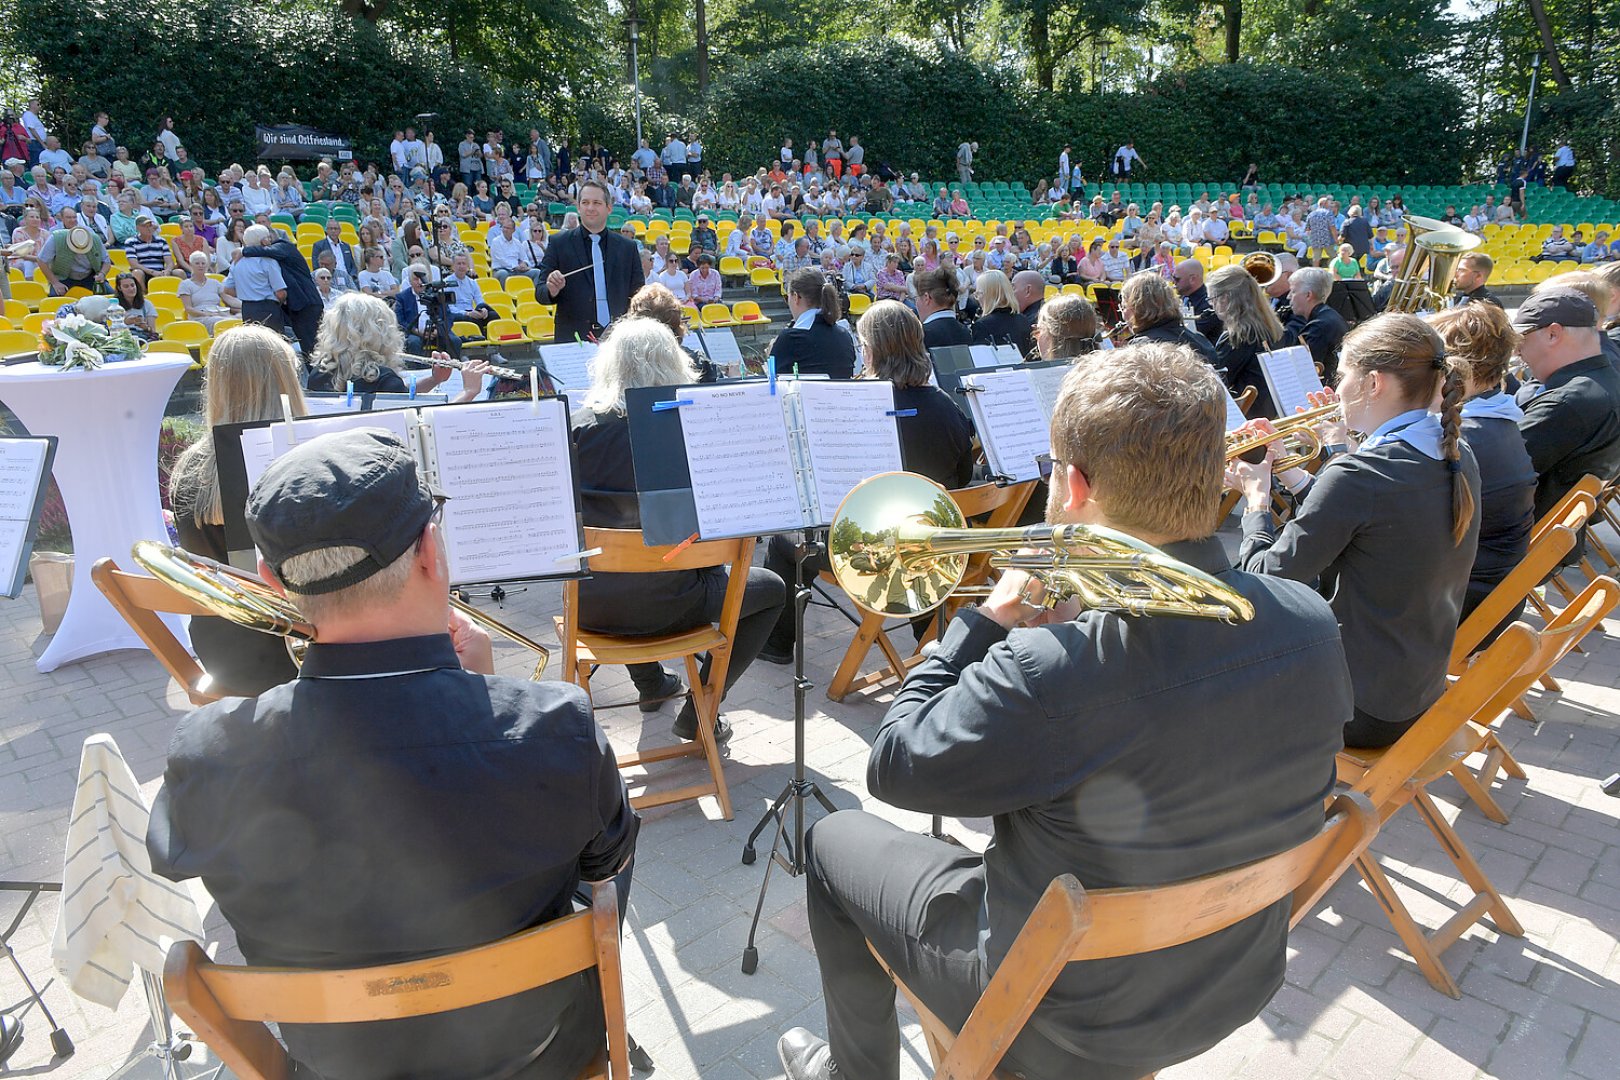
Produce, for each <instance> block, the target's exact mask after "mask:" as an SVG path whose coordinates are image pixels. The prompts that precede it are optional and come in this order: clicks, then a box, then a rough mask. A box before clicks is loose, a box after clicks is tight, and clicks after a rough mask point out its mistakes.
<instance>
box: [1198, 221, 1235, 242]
mask: <svg viewBox="0 0 1620 1080" xmlns="http://www.w3.org/2000/svg"><path fill="white" fill-rule="evenodd" d="M1231 235H1232V230H1230V229H1228V228H1227V227H1226V222H1224V221H1222V220H1221V219H1220V218H1214V217H1212V218H1210V219H1209V220H1208V221H1206V222H1204V239H1205V240H1209V241H1211V242H1213V243H1216V244H1221V243H1225V242H1226V239H1227V237H1229V236H1231Z"/></svg>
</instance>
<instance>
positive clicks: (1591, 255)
mask: <svg viewBox="0 0 1620 1080" xmlns="http://www.w3.org/2000/svg"><path fill="white" fill-rule="evenodd" d="M1616 258H1620V254H1617V253H1616V252H1615V249H1614V248H1613V247H1611V246H1610V245H1609V234H1608V233H1607V232H1604V231H1603V230H1601V229H1599V230H1598V233H1597V235H1596V236H1594V237H1593V238H1592V242H1591V243H1590V244H1587V245H1586V246H1585V247H1584V248H1582V249H1581V262H1583V263H1604V262H1611V261H1613V260H1614V259H1616Z"/></svg>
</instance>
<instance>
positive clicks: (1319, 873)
mask: <svg viewBox="0 0 1620 1080" xmlns="http://www.w3.org/2000/svg"><path fill="white" fill-rule="evenodd" d="M1377 831H1378V815H1377V814H1376V813H1375V812H1374V810H1373V807H1372V804H1371V803H1370V802H1369V801H1368V800H1367V798H1366V797H1365V796H1363V795H1361V794H1359V793H1357V792H1343V793H1340V794H1339V795H1337V796H1335V797H1334V799H1333V801H1332V802H1331V803H1330V804H1329V806H1328V810H1327V816H1326V819H1325V821H1324V823H1323V826H1322V828H1321V829H1320V830H1319V831H1318V832H1317V833H1316V834H1315V835H1314V836H1312V837H1311V838H1310V839H1309V840H1306V841H1305V842H1303V843H1301V844H1298V845H1296V846H1295V847H1292V848H1289V849H1288V850H1287V851H1282V852H1278V853H1277V854H1276V855H1272V856H1269V857H1267V858H1264V859H1258V860H1256V861H1254V862H1250V863H1245V864H1244V865H1242V866H1237V867H1233V868H1232V869H1230V870H1222V871H1219V872H1217V873H1213V874H1206V875H1204V876H1203V877H1199V878H1193V879H1191V880H1188V881H1178V882H1172V883H1170V884H1168V885H1156V886H1148V887H1144V888H1135V889H1103V890H1099V891H1096V892H1089V893H1088V892H1086V890H1085V889H1084V888H1083V887H1082V886H1081V885H1080V883H1079V881H1077V880H1076V879H1075V878H1074V877H1073V875H1070V874H1065V875H1063V876H1062V877H1059V878H1057V879H1056V880H1054V881H1053V882H1052V883H1051V884H1050V885H1048V886H1047V888H1046V892H1045V893H1043V894H1042V895H1041V899H1040V901H1039V902H1037V903H1036V905H1035V909H1034V910H1033V911H1032V912H1030V916H1029V919H1028V920H1027V921H1026V922H1025V923H1024V927H1023V929H1022V930H1020V931H1019V932H1018V937H1017V939H1016V940H1015V941H1014V942H1013V944H1012V948H1010V949H1009V950H1008V952H1007V955H1006V957H1005V959H1003V960H1002V962H1001V965H1000V967H998V968H997V969H996V974H995V976H994V978H992V979H991V981H990V985H989V986H988V987H986V989H985V992H984V994H983V995H982V996H981V997H980V999H979V1003H978V1005H977V1006H975V1007H974V1010H973V1013H972V1015H971V1016H969V1017H968V1019H967V1023H965V1024H964V1025H963V1026H962V1030H961V1032H960V1033H958V1035H957V1036H956V1039H955V1041H954V1042H953V1043H952V1045H951V1047H950V1050H949V1052H948V1053H947V1054H946V1055H945V1058H944V1060H943V1061H941V1062H940V1063H939V1067H938V1069H937V1070H936V1071H935V1073H934V1076H935V1078H936V1080H942V1078H946V1077H949V1078H951V1080H985V1078H987V1077H989V1076H991V1075H992V1073H993V1071H994V1069H995V1067H996V1064H997V1062H998V1061H999V1060H1000V1058H1001V1056H1002V1054H1003V1053H1004V1052H1005V1051H1006V1049H1007V1047H1008V1046H1009V1045H1010V1044H1011V1043H1012V1041H1013V1040H1014V1039H1015V1038H1017V1036H1018V1033H1019V1032H1020V1031H1022V1030H1023V1028H1024V1025H1025V1024H1026V1023H1027V1022H1028V1020H1029V1017H1030V1015H1031V1014H1032V1013H1034V1011H1035V1008H1036V1007H1037V1006H1038V1005H1039V1004H1040V1002H1041V999H1042V998H1044V997H1045V996H1046V992H1047V991H1048V990H1049V989H1050V988H1051V986H1052V983H1053V982H1054V981H1056V979H1057V977H1058V975H1059V974H1060V973H1061V972H1062V971H1063V968H1064V966H1065V965H1067V964H1068V963H1070V962H1071V961H1076V960H1098V959H1103V958H1107V957H1120V956H1133V955H1136V954H1139V953H1144V952H1152V951H1154V950H1157V949H1166V948H1170V947H1171V946H1174V945H1180V944H1183V943H1184V942H1188V941H1193V940H1196V939H1198V938H1202V937H1207V936H1208V935H1210V934H1213V933H1216V932H1217V931H1220V930H1224V929H1226V928H1227V927H1229V926H1233V925H1236V924H1237V923H1239V922H1242V921H1243V920H1244V919H1246V918H1248V917H1249V916H1251V915H1254V914H1256V913H1257V912H1260V911H1262V910H1264V909H1265V908H1268V907H1270V906H1271V905H1272V904H1274V903H1276V902H1277V901H1278V900H1281V899H1282V898H1283V897H1285V896H1291V897H1292V898H1293V901H1292V908H1293V912H1292V916H1291V919H1290V923H1291V924H1292V923H1297V922H1298V921H1299V919H1300V918H1302V917H1303V916H1304V914H1305V913H1306V912H1308V911H1309V910H1310V905H1311V904H1313V903H1314V902H1315V901H1316V899H1317V898H1318V897H1319V896H1320V895H1321V893H1322V892H1323V891H1325V890H1326V888H1327V886H1328V884H1330V883H1331V882H1332V881H1334V880H1335V879H1337V878H1338V876H1339V875H1340V874H1341V873H1342V872H1343V871H1344V869H1345V867H1346V866H1348V865H1349V864H1350V862H1351V861H1352V860H1353V859H1355V857H1356V856H1357V855H1359V854H1361V852H1362V851H1363V850H1364V849H1365V848H1366V846H1367V844H1368V843H1369V842H1370V841H1371V840H1372V838H1373V836H1374V834H1376V833H1377Z"/></svg>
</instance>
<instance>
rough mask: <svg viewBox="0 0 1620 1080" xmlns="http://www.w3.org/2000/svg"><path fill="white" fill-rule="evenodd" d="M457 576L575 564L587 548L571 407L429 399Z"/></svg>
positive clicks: (551, 570) (437, 476) (428, 420)
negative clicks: (433, 403) (450, 404)
mask: <svg viewBox="0 0 1620 1080" xmlns="http://www.w3.org/2000/svg"><path fill="white" fill-rule="evenodd" d="M421 417H422V423H423V424H424V425H426V427H427V428H428V429H429V430H430V431H432V433H433V437H432V438H431V439H429V440H427V446H428V448H429V455H428V458H429V460H428V465H429V468H430V474H431V475H432V476H433V477H434V480H435V482H436V483H437V485H438V487H439V490H441V491H442V492H444V494H446V495H448V496H450V501H449V502H447V503H446V504H445V507H444V536H445V547H446V549H447V551H448V554H449V559H450V580H451V582H452V583H453V584H458V585H459V584H464V583H466V582H471V581H509V580H512V579H514V578H532V577H542V576H550V575H555V574H561V573H570V572H573V571H575V570H578V569H580V567H579V560H578V559H572V560H564V561H562V562H559V561H558V559H559V557H561V556H566V555H574V554H576V553H577V552H578V551H579V550H580V548H581V546H582V545H581V536H580V531H579V518H578V514H577V512H576V509H575V507H576V504H575V499H574V474H573V459H572V457H571V456H570V439H569V433H568V414H567V411H566V409H565V407H564V405H563V403H562V402H561V401H558V400H556V399H548V400H547V401H545V402H542V403H541V407H540V409H539V411H538V413H537V412H536V411H535V410H534V408H533V407H532V406H531V405H530V403H529V402H527V401H500V402H489V403H487V404H477V405H458V406H456V407H455V408H453V409H425V410H423V412H422V413H421Z"/></svg>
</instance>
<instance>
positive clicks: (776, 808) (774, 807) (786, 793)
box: [742, 784, 793, 866]
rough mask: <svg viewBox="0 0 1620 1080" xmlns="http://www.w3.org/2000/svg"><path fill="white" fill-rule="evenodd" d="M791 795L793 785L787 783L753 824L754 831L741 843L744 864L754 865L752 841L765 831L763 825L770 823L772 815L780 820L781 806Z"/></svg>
mask: <svg viewBox="0 0 1620 1080" xmlns="http://www.w3.org/2000/svg"><path fill="white" fill-rule="evenodd" d="M792 797H793V785H792V784H789V785H788V786H787V787H785V788H783V789H782V794H780V795H778V796H777V797H776V801H775V802H773V803H771V805H770V806H769V807H768V808H767V809H766V810H765V816H764V817H762V818H760V819H759V822H758V823H757V824H756V825H755V826H754V831H753V832H751V833H749V834H748V842H747V843H745V844H743V853H742V861H743V865H744V866H753V865H754V859H755V854H754V841H755V840H758V839H759V834H760V833H762V832H764V831H765V826H767V825H769V824H770V823H771V818H773V817H774V818H776V820H777V821H779V822H780V821H781V820H782V808H783V807H784V806H786V805H787V801H788V800H789V799H790V798H792Z"/></svg>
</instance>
